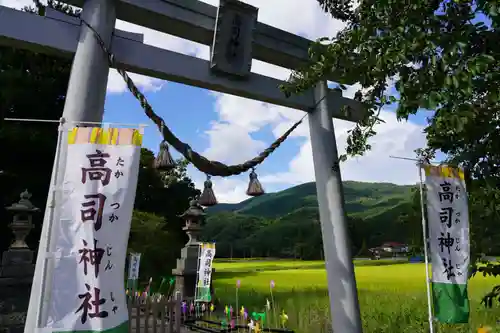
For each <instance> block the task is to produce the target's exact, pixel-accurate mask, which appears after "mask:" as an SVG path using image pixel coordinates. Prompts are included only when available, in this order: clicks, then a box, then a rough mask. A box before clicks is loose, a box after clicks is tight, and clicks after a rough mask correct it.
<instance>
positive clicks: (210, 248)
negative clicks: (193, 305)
mask: <svg viewBox="0 0 500 333" xmlns="http://www.w3.org/2000/svg"><path fill="white" fill-rule="evenodd" d="M214 257H215V243H200V255H199V264H198V274H197V275H198V281H197V283H196V300H197V301H202V302H209V301H210V281H211V279H212V262H213V259H214Z"/></svg>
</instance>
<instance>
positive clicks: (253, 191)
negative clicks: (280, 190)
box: [247, 168, 265, 197]
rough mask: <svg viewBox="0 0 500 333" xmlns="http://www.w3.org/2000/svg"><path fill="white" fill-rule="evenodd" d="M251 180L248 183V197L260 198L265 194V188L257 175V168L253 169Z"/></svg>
mask: <svg viewBox="0 0 500 333" xmlns="http://www.w3.org/2000/svg"><path fill="white" fill-rule="evenodd" d="M248 176H249V178H250V181H249V182H248V189H247V195H249V196H251V197H258V196H260V195H262V194H264V193H265V192H264V188H263V187H262V185H261V184H260V182H259V179H258V178H257V173H256V172H255V168H252V171H250V174H249V175H248Z"/></svg>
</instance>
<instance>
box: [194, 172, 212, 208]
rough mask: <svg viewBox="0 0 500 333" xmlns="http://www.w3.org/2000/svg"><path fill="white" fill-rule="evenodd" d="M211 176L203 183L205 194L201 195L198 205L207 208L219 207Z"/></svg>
mask: <svg viewBox="0 0 500 333" xmlns="http://www.w3.org/2000/svg"><path fill="white" fill-rule="evenodd" d="M210 178H211V177H210V176H209V175H207V180H205V183H203V192H202V193H201V196H200V198H199V199H198V203H199V204H200V205H202V206H205V207H210V206H215V205H217V198H216V197H215V193H214V190H213V189H212V181H211V180H210Z"/></svg>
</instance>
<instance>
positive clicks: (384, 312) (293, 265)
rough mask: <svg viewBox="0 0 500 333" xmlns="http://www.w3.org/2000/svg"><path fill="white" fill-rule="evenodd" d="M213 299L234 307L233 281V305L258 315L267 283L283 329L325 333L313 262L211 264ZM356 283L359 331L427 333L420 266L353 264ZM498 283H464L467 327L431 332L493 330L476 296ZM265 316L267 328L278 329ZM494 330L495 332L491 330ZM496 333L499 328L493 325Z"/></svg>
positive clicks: (323, 298)
mask: <svg viewBox="0 0 500 333" xmlns="http://www.w3.org/2000/svg"><path fill="white" fill-rule="evenodd" d="M214 267H215V269H216V273H215V276H214V284H215V285H214V287H215V297H216V300H217V301H218V303H219V304H220V306H224V305H232V306H233V307H236V282H237V281H238V280H240V288H239V291H238V303H239V306H241V305H243V306H245V307H246V308H247V309H249V311H250V312H251V311H257V312H259V311H263V310H264V307H265V304H266V299H269V300H270V301H271V293H270V281H271V280H273V281H274V282H275V288H274V289H273V294H272V299H274V304H275V311H276V313H277V314H279V313H280V312H281V309H283V310H284V311H285V312H286V314H287V315H288V318H289V320H288V323H287V326H288V328H290V329H293V330H295V331H296V332H298V333H323V332H331V327H330V319H329V317H330V312H329V300H328V291H327V285H326V272H325V269H324V263H323V262H319V261H310V262H304V261H264V260H263V261H258V260H252V261H242V260H240V261H234V262H216V263H215V264H214ZM355 271H356V280H357V285H358V295H359V301H360V307H361V315H362V320H363V327H364V332H365V333H386V332H387V333H389V332H390V333H396V332H397V333H422V332H428V331H429V330H428V322H427V298H426V289H425V266H424V264H410V263H406V262H395V261H392V260H379V261H369V260H367V261H356V262H355ZM495 284H500V277H499V278H498V279H495V278H485V277H482V276H477V277H474V278H472V279H471V280H470V281H469V297H470V300H471V316H470V323H469V324H466V325H453V326H451V325H440V324H436V326H435V327H436V328H437V329H436V330H435V332H437V333H448V332H450V333H451V332H457V333H464V332H477V329H478V328H479V327H480V326H481V325H485V326H491V327H493V328H494V329H495V326H497V320H498V319H500V310H499V308H493V309H485V308H484V307H483V306H482V305H480V300H481V297H482V296H484V295H485V294H486V293H487V292H488V291H490V290H491V287H492V286H494V285H495ZM272 312H274V311H273V310H272V311H271V313H270V314H269V317H268V318H270V320H271V323H273V321H275V322H276V323H275V324H274V325H271V326H275V327H279V326H280V325H279V323H278V320H277V318H274V316H273V313H272ZM494 331H495V330H494ZM497 331H498V332H500V325H499V326H498V330H497Z"/></svg>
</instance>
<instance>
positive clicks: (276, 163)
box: [0, 0, 426, 202]
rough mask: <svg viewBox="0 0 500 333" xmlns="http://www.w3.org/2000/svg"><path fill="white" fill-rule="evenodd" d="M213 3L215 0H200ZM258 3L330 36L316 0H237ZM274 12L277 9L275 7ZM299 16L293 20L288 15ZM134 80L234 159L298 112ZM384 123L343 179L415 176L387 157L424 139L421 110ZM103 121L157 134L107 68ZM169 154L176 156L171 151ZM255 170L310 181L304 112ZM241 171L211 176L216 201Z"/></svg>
mask: <svg viewBox="0 0 500 333" xmlns="http://www.w3.org/2000/svg"><path fill="white" fill-rule="evenodd" d="M204 1H205V2H208V3H210V4H212V5H215V6H217V5H218V0H204ZM245 2H249V3H251V4H253V5H254V6H257V7H259V21H260V22H263V23H267V24H270V25H272V26H275V27H277V28H280V29H283V30H286V31H289V32H292V33H295V34H299V35H301V36H305V37H308V38H310V39H315V38H318V37H322V36H332V35H334V34H335V32H336V31H339V30H340V29H341V28H342V27H343V24H342V23H341V22H338V21H335V20H332V19H331V18H330V17H329V16H328V15H326V14H325V13H323V12H322V11H321V9H320V8H319V6H318V5H317V2H316V0H273V1H269V0H245ZM0 4H1V5H7V6H10V7H16V8H21V7H22V6H24V5H26V4H31V0H0ZM277 12H279V13H280V15H279V16H277V15H276V13H277ZM297 17H300V18H301V19H300V20H297V19H296V18H297ZM116 27H117V28H118V29H121V30H127V31H132V32H139V33H143V34H144V42H145V43H146V44H150V45H153V46H155V47H160V48H164V49H169V50H173V51H176V52H181V53H184V54H188V55H192V56H196V57H199V58H203V59H207V58H208V47H207V46H204V45H200V44H196V43H193V42H190V41H186V40H182V39H179V38H176V37H173V36H169V35H165V34H162V33H159V32H156V31H153V30H149V29H145V28H142V27H139V26H135V25H132V24H129V23H126V22H122V21H118V22H117V24H116ZM252 71H254V72H256V73H259V74H263V75H267V76H271V77H274V78H278V79H282V80H283V79H286V78H287V76H288V74H289V71H288V70H285V69H283V68H279V67H276V66H272V65H269V64H264V63H261V62H258V61H254V62H253V67H252ZM131 76H132V78H133V79H134V81H135V82H136V83H137V86H138V87H139V88H140V89H141V90H142V91H143V92H144V93H145V95H146V96H147V97H148V99H149V101H150V103H151V105H152V106H153V108H154V109H155V111H156V112H157V113H158V114H159V115H160V116H162V117H163V118H164V119H165V121H166V123H167V124H168V126H169V127H170V128H171V130H172V131H173V132H174V133H175V134H176V135H177V136H178V137H179V138H180V139H181V140H183V141H184V142H186V143H188V144H189V145H191V147H192V148H193V149H195V150H196V151H198V152H199V153H202V154H204V155H205V156H206V157H208V158H211V159H216V160H219V161H221V162H224V163H228V164H236V163H241V162H243V161H245V160H247V159H250V158H252V157H254V156H255V155H256V154H258V153H259V152H260V151H262V150H263V149H265V148H266V147H267V146H269V145H270V144H271V143H272V142H273V141H274V140H275V139H276V137H278V136H279V135H281V134H282V133H283V132H284V131H285V130H287V129H288V128H289V127H290V126H291V125H292V124H293V122H295V121H296V120H298V119H299V118H300V117H302V115H303V112H302V111H298V110H291V109H287V108H282V107H276V106H272V105H266V104H263V103H260V102H255V101H249V100H245V99H242V98H239V97H234V96H230V95H224V94H219V93H214V92H210V91H207V90H203V89H199V88H196V87H190V86H185V85H181V84H177V83H173V82H162V81H159V80H156V79H154V78H148V77H143V76H138V75H134V74H132V75H131ZM356 90H357V87H352V88H350V89H349V90H348V92H346V93H345V94H344V96H348V97H349V96H351V97H352V95H353V94H354V92H355V91H356ZM382 117H383V119H384V120H385V121H386V123H385V124H383V125H381V126H380V127H379V128H378V131H379V134H378V135H377V136H376V137H375V138H374V139H373V140H372V142H371V144H372V146H373V150H372V151H370V152H369V153H367V154H366V156H363V157H360V158H355V159H351V160H349V161H348V162H346V163H345V164H343V165H342V176H343V179H345V180H358V181H370V182H393V183H397V184H411V183H415V182H416V181H417V177H418V173H417V170H416V167H415V165H414V164H413V163H411V162H408V161H398V160H394V159H391V158H389V156H390V155H396V156H404V157H413V156H414V153H413V151H414V149H416V148H420V147H424V146H425V144H426V142H425V137H424V135H423V134H422V128H423V126H424V125H425V122H426V121H425V114H424V113H421V114H418V115H417V116H413V117H411V118H410V121H409V122H403V123H398V122H397V121H396V119H395V116H394V113H393V110H391V108H387V109H386V110H385V111H384V112H383V114H382ZM104 121H105V122H109V123H115V122H118V123H136V124H147V125H149V126H148V127H147V128H146V130H145V136H144V146H145V147H146V148H149V149H151V150H153V151H154V152H156V151H157V149H158V145H159V143H160V141H161V137H160V135H159V133H158V131H157V129H156V128H154V126H153V124H152V123H151V122H150V121H149V119H148V118H147V117H146V116H145V115H144V112H143V111H142V110H141V108H140V106H139V103H138V102H137V101H136V100H135V99H134V98H133V96H132V95H131V94H130V92H128V91H126V89H125V85H124V84H123V81H122V79H121V77H119V75H118V74H117V73H116V72H115V71H114V70H112V71H111V72H110V76H109V80H108V94H107V97H106V105H105V115H104ZM334 124H335V126H336V129H335V131H336V136H337V143H338V148H339V151H340V152H341V153H342V152H343V151H344V149H345V141H346V136H347V130H348V129H350V128H352V125H353V124H350V123H347V122H344V121H334ZM174 156H176V157H179V155H178V154H175V153H174ZM257 172H258V174H259V178H260V180H261V182H262V183H263V185H264V187H265V189H266V190H267V191H269V192H272V191H277V190H281V189H284V188H287V187H290V186H294V185H297V184H301V183H304V182H308V181H314V168H313V164H312V156H311V149H310V140H309V133H308V124H307V119H305V121H304V123H303V124H302V125H301V126H299V128H297V130H296V131H295V132H294V134H293V135H292V136H291V137H290V138H289V139H288V140H287V141H286V142H285V143H284V144H283V145H282V146H281V147H280V148H279V149H278V150H277V151H276V152H275V153H274V154H273V155H271V157H269V159H268V160H266V161H265V162H264V163H263V164H262V165H261V166H259V167H258V169H257ZM189 175H190V176H191V177H192V179H193V180H194V181H195V183H196V185H197V186H199V187H201V186H202V182H203V180H204V175H203V174H201V173H200V172H198V171H197V170H194V168H192V167H190V168H189ZM247 179H248V175H246V174H245V175H241V176H238V177H231V178H228V179H221V178H214V179H213V181H214V189H215V192H216V195H217V196H218V199H219V201H221V202H239V201H241V200H244V199H246V196H245V194H244V192H245V190H246V186H247Z"/></svg>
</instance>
